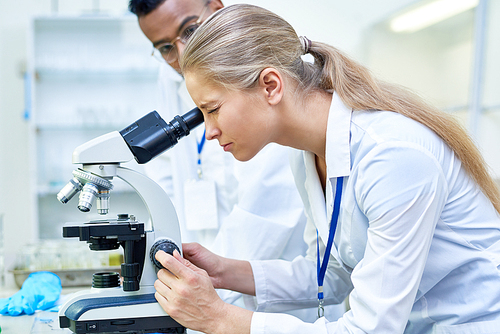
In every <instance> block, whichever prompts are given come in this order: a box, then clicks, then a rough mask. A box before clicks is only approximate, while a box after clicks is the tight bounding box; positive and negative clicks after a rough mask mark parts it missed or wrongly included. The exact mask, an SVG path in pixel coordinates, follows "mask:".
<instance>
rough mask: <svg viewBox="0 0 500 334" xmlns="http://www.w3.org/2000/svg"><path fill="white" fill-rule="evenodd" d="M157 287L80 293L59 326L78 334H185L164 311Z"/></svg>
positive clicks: (63, 311)
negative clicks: (126, 290)
mask: <svg viewBox="0 0 500 334" xmlns="http://www.w3.org/2000/svg"><path fill="white" fill-rule="evenodd" d="M152 289H154V287H151V286H148V287H143V291H142V293H141V292H132V293H125V292H123V290H121V289H120V288H110V289H95V288H92V289H91V290H90V291H80V292H78V293H76V294H75V295H74V296H73V297H72V298H71V299H70V300H69V301H67V302H66V304H64V305H63V306H62V307H61V310H60V311H59V325H60V327H61V328H69V329H70V330H71V331H72V332H73V333H75V334H87V333H88V334H91V333H102V334H104V333H106V334H111V333H128V334H145V333H178V334H179V333H185V328H184V327H183V326H182V325H180V324H179V323H177V322H176V321H175V320H174V319H172V318H171V317H170V316H169V315H168V314H166V313H165V311H163V309H162V308H161V307H160V305H159V304H158V302H157V301H156V299H155V297H154V294H153V293H152V292H151V291H148V290H152Z"/></svg>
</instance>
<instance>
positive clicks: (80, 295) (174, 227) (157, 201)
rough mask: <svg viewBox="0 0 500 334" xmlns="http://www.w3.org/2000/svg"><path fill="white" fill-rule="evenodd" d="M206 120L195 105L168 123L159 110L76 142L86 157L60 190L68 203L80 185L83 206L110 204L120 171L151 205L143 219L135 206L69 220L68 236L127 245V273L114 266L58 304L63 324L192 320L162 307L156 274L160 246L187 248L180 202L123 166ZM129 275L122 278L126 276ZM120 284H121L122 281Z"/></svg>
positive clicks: (119, 326)
mask: <svg viewBox="0 0 500 334" xmlns="http://www.w3.org/2000/svg"><path fill="white" fill-rule="evenodd" d="M202 122H203V115H202V113H201V111H200V110H199V109H198V108H195V109H193V110H191V111H189V112H187V113H186V114H184V115H182V116H175V117H174V119H173V120H172V121H171V122H170V123H167V122H165V121H164V120H163V119H162V118H161V117H160V116H159V114H158V113H157V112H156V111H153V112H151V113H149V114H147V115H146V116H144V117H142V118H141V119H139V120H137V121H136V122H134V123H132V124H131V125H129V126H128V127H126V128H125V129H123V130H122V131H119V132H118V131H113V132H110V133H107V134H105V135H102V136H100V137H97V138H94V139H92V140H90V141H89V142H87V143H85V144H83V145H81V146H79V147H77V148H76V149H75V150H74V152H73V157H72V162H73V163H74V164H81V167H80V168H77V169H76V170H74V171H73V178H72V179H71V180H70V181H69V183H68V184H67V185H66V186H65V187H64V188H63V189H62V190H61V191H60V192H59V193H58V194H57V198H58V200H59V201H61V202H62V203H67V202H68V201H70V200H71V198H73V197H74V196H75V195H76V194H77V193H79V192H80V195H79V201H78V209H79V210H80V211H82V212H89V211H90V210H91V208H92V206H93V203H94V202H96V207H97V212H98V213H99V214H100V215H106V214H107V213H108V211H109V197H110V191H111V190H112V189H113V183H112V181H113V178H119V179H122V180H123V181H125V182H126V183H127V184H129V185H130V186H131V187H132V188H133V189H134V190H135V191H136V192H137V193H138V194H139V196H140V198H141V199H142V201H143V202H144V204H145V206H146V209H147V211H148V213H149V220H148V221H146V222H141V221H139V220H137V219H136V217H135V216H134V215H131V214H119V215H118V216H117V217H116V218H113V219H99V220H93V221H89V222H86V223H83V224H66V225H64V226H63V237H65V238H79V240H80V241H85V242H87V243H88V244H89V247H90V249H91V250H94V251H102V250H112V249H118V248H119V247H120V246H121V247H122V248H123V252H124V254H123V255H124V263H123V264H122V265H121V276H122V277H123V280H121V279H120V274H118V273H115V272H101V273H95V274H94V276H93V279H92V288H91V289H90V290H85V291H79V292H77V293H75V294H73V295H72V296H71V297H70V298H69V300H67V301H66V302H65V304H63V305H62V306H61V308H60V311H59V323H60V327H61V328H69V329H70V330H71V331H72V332H74V333H77V334H80V333H185V328H184V327H183V326H181V325H180V324H179V323H177V322H176V321H175V320H173V319H172V318H171V317H169V316H168V314H166V313H165V311H164V310H163V309H162V308H161V306H160V305H159V304H158V302H157V301H156V299H155V297H154V293H155V289H154V286H153V284H154V282H155V280H156V277H157V276H156V274H157V272H158V270H160V269H162V268H163V267H162V265H161V264H160V263H159V262H158V261H157V260H156V259H155V254H156V252H158V251H159V250H163V251H165V252H167V253H170V254H173V252H174V250H177V251H179V253H181V254H182V250H181V247H182V243H181V235H180V228H179V223H178V219H177V214H176V212H175V209H174V206H173V205H172V202H171V201H170V199H169V197H168V196H167V194H166V193H165V192H164V191H163V189H162V188H161V187H160V186H159V185H158V184H157V183H155V182H154V181H152V180H151V179H149V178H148V177H146V176H144V175H142V174H141V173H139V172H137V171H135V170H132V169H129V168H125V167H122V166H120V164H122V163H125V162H128V161H131V160H132V159H133V158H134V159H135V160H136V161H137V162H138V163H139V164H144V163H146V162H148V161H149V160H151V159H152V158H154V157H155V156H157V155H159V154H160V153H162V152H164V151H165V150H167V149H169V148H170V147H172V146H174V145H175V144H176V143H177V141H178V139H180V138H182V137H184V136H187V135H188V134H189V132H190V130H192V129H193V128H195V127H196V126H198V125H199V124H201V123H202ZM121 281H123V283H122V284H120V282H121ZM120 285H121V286H120Z"/></svg>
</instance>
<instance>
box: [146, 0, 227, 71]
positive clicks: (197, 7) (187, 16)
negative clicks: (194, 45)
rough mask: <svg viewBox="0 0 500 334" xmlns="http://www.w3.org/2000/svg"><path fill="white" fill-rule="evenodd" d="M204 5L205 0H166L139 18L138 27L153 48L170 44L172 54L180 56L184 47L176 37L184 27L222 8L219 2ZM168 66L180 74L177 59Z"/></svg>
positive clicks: (217, 0) (216, 0)
mask: <svg viewBox="0 0 500 334" xmlns="http://www.w3.org/2000/svg"><path fill="white" fill-rule="evenodd" d="M206 3H207V1H206V0H166V1H165V2H164V3H162V4H161V5H160V6H158V7H157V8H156V9H155V10H153V11H152V12H150V13H149V14H147V15H143V16H139V26H140V27H141V30H142V32H144V35H146V37H147V38H148V39H149V40H150V41H151V42H152V43H153V46H154V47H158V46H161V45H162V44H164V43H172V44H173V45H174V46H175V49H176V50H172V52H178V54H182V52H183V51H184V47H185V45H184V43H183V42H182V41H181V40H179V39H178V38H177V37H178V36H179V35H181V34H182V32H183V31H184V30H185V29H186V27H188V26H190V25H191V24H193V23H195V22H196V21H197V20H198V19H199V16H200V15H201V14H202V13H203V17H202V18H201V20H202V21H203V20H205V19H206V18H207V17H208V16H209V15H210V14H212V13H213V12H215V11H217V10H218V9H220V8H222V7H223V5H222V3H221V1H220V0H212V1H210V3H209V4H208V5H207V4H206ZM205 6H207V8H206V10H204V7H205ZM169 65H170V66H172V67H173V68H174V69H175V70H176V71H177V72H179V73H180V66H179V59H178V57H177V59H176V60H174V61H171V62H169Z"/></svg>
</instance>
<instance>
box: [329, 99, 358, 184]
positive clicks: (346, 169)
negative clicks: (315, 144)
mask: <svg viewBox="0 0 500 334" xmlns="http://www.w3.org/2000/svg"><path fill="white" fill-rule="evenodd" d="M351 115H352V108H349V107H347V106H346V105H345V104H344V103H343V102H342V100H341V99H340V97H339V96H338V94H337V93H335V92H334V93H333V97H332V103H331V105H330V111H329V115H328V124H327V130H326V166H327V171H326V174H327V178H328V179H329V180H330V179H332V178H337V177H340V176H349V174H350V173H351V150H350V143H349V142H350V128H351Z"/></svg>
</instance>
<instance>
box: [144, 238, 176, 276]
mask: <svg viewBox="0 0 500 334" xmlns="http://www.w3.org/2000/svg"><path fill="white" fill-rule="evenodd" d="M176 249H177V251H178V252H179V253H180V252H181V251H180V249H179V247H177V245H176V244H175V242H173V241H172V240H169V239H161V240H158V241H157V242H155V243H154V244H153V246H152V247H151V250H150V251H149V257H150V258H151V262H153V265H154V266H155V268H156V269H157V270H160V269H165V268H164V267H163V266H162V264H161V263H160V262H158V260H157V259H156V258H155V255H156V253H157V252H158V251H159V250H162V251H164V252H165V253H168V254H170V255H174V250H176Z"/></svg>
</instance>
